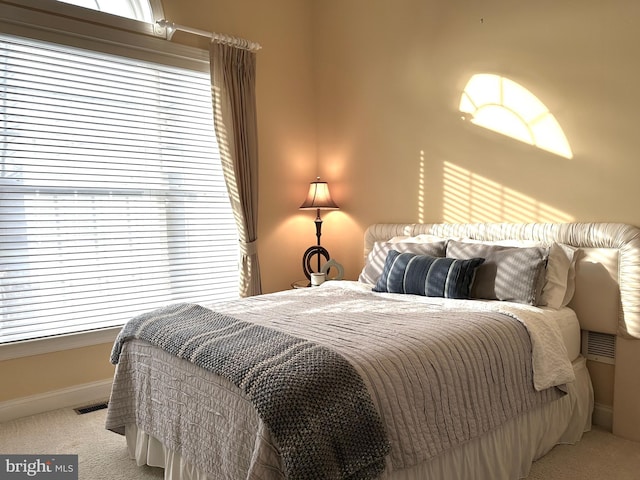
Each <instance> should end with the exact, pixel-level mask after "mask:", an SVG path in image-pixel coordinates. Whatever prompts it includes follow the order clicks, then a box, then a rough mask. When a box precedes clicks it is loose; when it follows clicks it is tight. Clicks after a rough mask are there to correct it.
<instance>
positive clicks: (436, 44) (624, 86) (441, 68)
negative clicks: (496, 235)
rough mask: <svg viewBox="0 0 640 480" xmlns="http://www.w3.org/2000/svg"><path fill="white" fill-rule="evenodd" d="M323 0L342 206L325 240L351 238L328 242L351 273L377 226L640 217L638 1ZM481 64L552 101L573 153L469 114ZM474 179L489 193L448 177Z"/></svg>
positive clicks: (320, 43)
mask: <svg viewBox="0 0 640 480" xmlns="http://www.w3.org/2000/svg"><path fill="white" fill-rule="evenodd" d="M314 5H315V15H314V19H315V24H314V32H315V36H314V45H315V51H314V53H315V56H314V68H315V79H316V85H317V90H316V105H317V108H316V111H317V115H318V125H319V130H318V151H319V154H318V159H319V164H320V167H319V170H320V171H321V172H326V173H325V175H328V176H329V177H330V178H329V179H330V180H331V181H332V184H337V185H338V186H339V188H340V190H339V198H338V201H340V204H341V206H342V207H343V212H341V214H342V215H344V218H342V217H340V218H338V217H337V215H338V214H331V215H332V216H333V215H336V218H335V219H334V218H333V217H330V218H328V219H327V222H326V224H327V225H326V242H327V243H329V242H333V243H339V244H340V246H339V247H335V248H333V250H331V249H330V250H331V251H332V253H334V254H335V256H336V258H337V259H338V260H339V261H343V262H344V263H345V264H346V265H348V268H347V270H348V272H349V274H350V275H354V274H357V270H358V269H359V261H360V260H361V258H360V251H361V244H360V239H361V238H362V233H363V229H364V228H365V227H366V226H367V225H368V224H370V223H372V222H387V221H399V222H418V221H426V222H439V221H463V222H466V221H502V220H504V221H547V220H549V221H559V220H577V221H619V222H627V223H631V224H635V225H640V209H638V205H639V204H640V201H639V200H640V189H638V188H637V182H638V178H639V177H640V162H638V140H637V139H638V135H637V132H636V130H637V129H636V127H635V124H636V117H637V105H638V104H640V89H638V87H637V78H638V74H639V73H640V63H638V62H637V61H635V60H634V59H635V58H636V56H637V54H636V50H637V45H638V44H639V43H640V29H638V28H636V27H635V26H634V24H633V22H634V20H633V19H635V18H638V15H639V14H640V4H639V3H637V2H632V1H628V0H613V1H612V2H607V3H602V2H598V1H595V0H588V1H586V2H585V1H582V2H577V1H569V2H553V1H541V2H540V1H539V2H512V1H507V0H487V1H483V2H470V1H460V0H452V1H446V2H445V1H436V0H426V1H425V0H400V1H397V2H389V1H382V0H378V1H373V2H372V1H370V0H348V1H344V0H323V1H318V2H315V4H314ZM480 72H488V73H495V74H499V75H503V76H505V77H508V78H511V79H512V80H514V81H516V82H518V83H520V84H521V85H523V86H524V87H526V88H528V89H529V90H530V91H531V92H533V93H534V94H535V95H536V96H537V97H538V98H539V99H540V100H542V102H543V103H544V104H545V105H546V106H547V107H548V108H549V109H550V111H551V112H552V113H553V114H554V115H555V117H556V118H557V120H558V122H559V123H560V125H561V126H562V128H563V130H564V132H565V134H566V136H567V138H568V141H569V143H570V145H571V148H572V150H573V152H574V158H573V159H572V160H567V159H564V158H562V157H559V156H556V155H553V154H549V153H546V152H544V151H542V150H539V149H536V148H534V147H530V146H528V145H525V144H522V143H519V142H517V141H514V140H511V139H508V138H506V137H503V136H501V135H498V134H496V133H493V132H490V131H487V130H483V129H481V128H479V127H476V126H474V125H471V124H469V123H465V122H463V121H462V120H461V119H460V115H459V113H458V111H457V107H458V102H459V100H460V95H461V93H462V90H463V88H464V86H465V84H466V82H467V80H468V79H469V78H470V76H471V75H472V74H474V73H480ZM445 169H446V170H445ZM445 173H446V174H447V178H448V179H449V180H450V182H449V183H448V184H445V181H444V180H445ZM470 177H472V178H473V179H474V181H475V182H476V184H477V186H478V188H479V191H478V194H479V198H476V199H469V198H468V196H467V195H465V194H462V195H460V194H458V193H457V192H456V191H455V190H454V189H453V188H451V186H450V184H451V183H453V182H454V180H459V181H465V182H466V181H468V180H469V178H470ZM485 185H486V186H487V190H486V191H484V190H483V189H482V187H483V186H485ZM470 204H471V205H472V206H473V211H470V208H469V205H470ZM516 206H517V207H516ZM331 221H333V223H336V224H340V223H342V224H343V225H335V226H330V225H329V223H330V222H331ZM340 226H342V227H344V228H339V227H340ZM347 238H348V239H349V240H348V241H347V240H346V239H347Z"/></svg>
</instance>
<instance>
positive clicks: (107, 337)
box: [0, 327, 122, 361]
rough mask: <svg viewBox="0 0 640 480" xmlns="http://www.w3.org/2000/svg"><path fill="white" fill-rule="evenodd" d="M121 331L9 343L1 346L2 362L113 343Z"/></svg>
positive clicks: (113, 329)
mask: <svg viewBox="0 0 640 480" xmlns="http://www.w3.org/2000/svg"><path fill="white" fill-rule="evenodd" d="M121 329H122V327H113V328H105V329H102V330H94V331H90V332H82V333H73V334H69V335H60V336H57V337H48V338H39V339H36V340H25V341H22V342H15V343H7V344H5V345H0V361H2V360H11V359H13V358H21V357H30V356H32V355H42V354H45V353H52V352H60V351H63V350H72V349H74V348H82V347H89V346H91V345H100V344H102V343H113V342H114V340H115V339H116V337H117V336H118V333H119V332H120V330H121Z"/></svg>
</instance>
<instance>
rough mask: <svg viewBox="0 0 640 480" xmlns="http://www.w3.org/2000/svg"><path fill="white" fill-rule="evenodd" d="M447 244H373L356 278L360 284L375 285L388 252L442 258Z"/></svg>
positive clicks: (440, 242)
mask: <svg viewBox="0 0 640 480" xmlns="http://www.w3.org/2000/svg"><path fill="white" fill-rule="evenodd" d="M446 244H447V242H446V241H444V240H441V241H437V242H423V243H413V242H407V241H400V242H375V243H374V244H373V248H372V249H371V251H370V252H369V255H367V261H366V262H365V264H364V268H363V269H362V272H360V276H359V277H358V281H359V282H361V283H370V284H372V285H375V284H376V283H377V282H378V278H380V275H382V270H383V269H384V262H385V261H386V259H387V254H388V253H389V251H390V250H392V249H393V250H397V251H398V252H400V253H404V252H409V253H415V254H416V255H430V256H432V257H444V254H445V246H446Z"/></svg>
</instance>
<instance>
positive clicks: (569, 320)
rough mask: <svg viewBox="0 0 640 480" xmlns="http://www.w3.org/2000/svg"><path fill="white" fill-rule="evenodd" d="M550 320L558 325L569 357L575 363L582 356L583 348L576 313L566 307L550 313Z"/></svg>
mask: <svg viewBox="0 0 640 480" xmlns="http://www.w3.org/2000/svg"><path fill="white" fill-rule="evenodd" d="M545 310H549V309H545ZM549 318H550V320H552V321H554V322H555V323H556V324H557V325H558V328H559V330H560V334H561V335H562V343H564V346H565V348H566V349H567V355H568V357H569V359H570V360H571V361H574V360H575V359H576V358H578V356H579V355H580V348H581V343H580V342H581V337H580V323H579V322H578V317H577V315H576V312H574V311H573V310H572V309H570V308H569V307H564V308H561V309H559V310H555V311H551V312H549Z"/></svg>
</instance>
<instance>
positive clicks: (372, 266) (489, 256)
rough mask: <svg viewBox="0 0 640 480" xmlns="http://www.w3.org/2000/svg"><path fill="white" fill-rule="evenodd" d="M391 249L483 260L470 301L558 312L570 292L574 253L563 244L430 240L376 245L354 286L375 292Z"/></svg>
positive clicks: (426, 237) (402, 239)
mask: <svg viewBox="0 0 640 480" xmlns="http://www.w3.org/2000/svg"><path fill="white" fill-rule="evenodd" d="M392 249H393V250H396V251H397V252H400V253H404V252H410V253H414V254H418V255H428V256H432V257H447V258H457V259H463V260H464V259H472V258H484V259H485V261H484V262H483V264H482V265H481V266H480V267H479V268H478V271H477V272H475V273H476V275H475V280H474V282H473V286H472V289H471V292H470V298H482V299H493V300H507V301H513V302H518V303H526V304H531V305H538V306H550V307H553V308H560V307H562V306H565V305H567V304H568V303H569V301H570V300H571V298H572V296H573V292H574V290H575V287H574V279H575V261H576V258H577V252H578V249H577V248H574V247H571V246H568V245H562V244H552V245H551V246H542V245H541V244H540V243H536V242H529V241H522V242H521V241H501V242H480V241H477V240H469V239H464V240H451V239H450V240H448V241H447V240H446V239H443V238H440V239H438V237H434V236H432V235H421V236H418V237H397V238H394V239H392V240H391V241H389V242H376V243H375V244H374V247H373V249H372V251H371V252H370V253H369V256H368V257H367V262H366V264H365V267H364V268H363V270H362V272H361V274H360V277H359V280H360V281H361V282H365V283H370V284H374V285H376V286H377V284H378V280H379V279H380V278H381V275H382V272H383V270H384V267H385V265H386V263H385V260H386V258H387V255H388V253H389V252H390V251H391V250H392Z"/></svg>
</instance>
